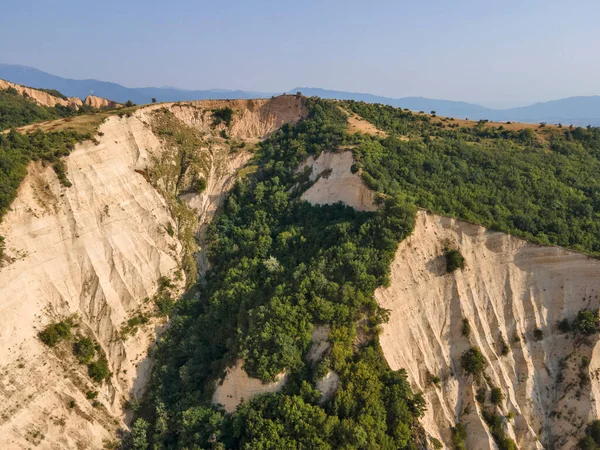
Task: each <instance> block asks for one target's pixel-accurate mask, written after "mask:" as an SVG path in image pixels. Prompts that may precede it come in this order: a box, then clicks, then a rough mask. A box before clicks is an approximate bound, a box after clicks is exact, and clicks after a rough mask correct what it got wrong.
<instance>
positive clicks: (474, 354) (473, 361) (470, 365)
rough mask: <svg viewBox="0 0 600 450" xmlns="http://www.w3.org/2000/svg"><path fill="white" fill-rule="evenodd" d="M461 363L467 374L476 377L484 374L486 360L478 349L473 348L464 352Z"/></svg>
mask: <svg viewBox="0 0 600 450" xmlns="http://www.w3.org/2000/svg"><path fill="white" fill-rule="evenodd" d="M460 363H461V365H462V368H463V369H464V371H465V372H467V373H468V374H470V375H474V376H478V375H480V374H481V373H483V369H485V365H486V361H485V358H484V356H483V354H482V353H481V350H479V349H478V348H477V347H471V348H470V349H469V350H467V351H466V352H464V353H463V354H462V356H461V357H460Z"/></svg>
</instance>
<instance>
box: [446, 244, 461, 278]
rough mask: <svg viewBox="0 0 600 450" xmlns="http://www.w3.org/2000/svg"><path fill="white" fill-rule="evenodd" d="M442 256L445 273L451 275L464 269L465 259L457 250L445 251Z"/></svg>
mask: <svg viewBox="0 0 600 450" xmlns="http://www.w3.org/2000/svg"><path fill="white" fill-rule="evenodd" d="M444 256H445V257H446V272H448V273H452V272H454V271H455V270H457V269H464V268H465V258H464V257H463V255H461V254H460V252H459V251H458V250H454V249H448V248H447V249H445V250H444Z"/></svg>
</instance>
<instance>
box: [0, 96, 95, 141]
mask: <svg viewBox="0 0 600 450" xmlns="http://www.w3.org/2000/svg"><path fill="white" fill-rule="evenodd" d="M42 90H43V89H42ZM44 91H45V92H48V93H49V94H52V95H55V96H56V97H60V96H58V95H56V94H55V93H53V92H58V91H52V90H44ZM61 95H62V94H61ZM63 97H64V96H62V97H60V98H63ZM83 112H84V111H81V112H78V111H76V110H74V109H72V108H69V107H67V106H61V105H56V106H54V107H49V106H40V105H38V104H37V103H35V102H34V101H33V100H32V99H30V98H28V97H26V96H24V95H21V94H19V92H18V91H17V90H16V89H15V88H11V87H9V88H8V89H5V90H0V131H2V130H6V129H8V128H17V127H22V126H24V125H30V124H32V123H36V122H44V121H46V120H55V119H62V118H64V117H72V116H75V115H77V114H81V113H83Z"/></svg>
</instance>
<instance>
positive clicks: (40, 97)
mask: <svg viewBox="0 0 600 450" xmlns="http://www.w3.org/2000/svg"><path fill="white" fill-rule="evenodd" d="M8 88H13V89H16V90H17V92H18V93H19V94H21V95H26V96H27V97H29V98H30V99H32V100H33V101H34V102H36V103H37V104H38V105H40V106H50V107H53V106H56V105H60V106H67V107H69V108H73V109H78V108H79V107H80V106H81V105H82V104H83V102H82V101H81V99H80V98H77V97H69V98H68V99H67V100H65V99H63V98H59V97H55V96H54V95H51V94H49V93H47V92H44V91H40V90H38V89H34V88H30V87H26V86H21V85H20V84H15V83H11V82H9V81H5V80H0V90H6V89H8Z"/></svg>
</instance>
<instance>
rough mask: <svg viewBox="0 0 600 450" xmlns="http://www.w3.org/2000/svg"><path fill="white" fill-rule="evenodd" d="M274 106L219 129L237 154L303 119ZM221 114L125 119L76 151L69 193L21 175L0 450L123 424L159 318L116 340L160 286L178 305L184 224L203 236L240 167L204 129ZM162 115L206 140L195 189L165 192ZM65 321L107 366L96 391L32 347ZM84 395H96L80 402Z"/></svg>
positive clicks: (2, 299) (188, 109)
mask: <svg viewBox="0 0 600 450" xmlns="http://www.w3.org/2000/svg"><path fill="white" fill-rule="evenodd" d="M270 102H271V101H268V100H264V101H257V102H256V103H255V104H254V105H253V109H252V111H251V112H245V111H244V110H243V107H244V103H243V102H242V103H239V104H236V110H235V111H236V113H235V115H234V118H233V120H232V123H231V124H230V127H229V128H228V129H229V130H238V131H237V132H236V133H237V134H236V135H238V136H241V137H240V138H237V140H236V141H235V142H236V144H237V143H239V142H242V141H243V140H244V139H245V137H246V136H248V142H253V141H254V140H258V139H260V138H261V137H263V136H264V135H261V133H264V134H267V133H269V132H271V131H273V129H274V128H273V127H275V126H278V124H281V123H283V122H285V121H286V120H288V119H289V118H290V117H293V120H298V119H299V118H300V117H301V113H302V111H303V109H302V108H303V106H301V105H297V107H296V108H295V113H294V114H290V112H289V110H291V109H293V108H292V106H293V104H292V103H289V104H288V103H287V102H288V99H284V100H283V101H281V100H277V99H275V100H273V102H274V103H275V104H274V105H270ZM221 104H222V103H219V102H209V103H208V104H203V103H202V102H193V103H192V104H183V103H181V104H161V105H151V106H148V107H145V108H141V109H138V110H137V111H135V112H134V113H133V114H131V115H130V116H129V117H128V116H123V117H121V118H119V117H117V116H111V117H109V118H108V119H107V120H106V121H105V122H104V123H103V124H102V125H101V126H100V129H99V133H98V135H97V136H96V140H97V142H92V141H87V142H84V143H81V144H79V145H77V146H76V148H75V149H74V151H72V153H71V154H70V156H68V157H67V158H66V159H65V165H66V168H67V177H68V179H69V181H70V182H71V183H72V186H71V187H69V188H65V187H63V186H61V185H60V183H59V181H58V179H57V177H56V175H55V174H54V172H53V170H52V168H50V167H43V166H42V165H40V164H39V163H35V164H31V165H30V166H29V168H28V175H27V177H26V179H25V180H24V182H23V183H22V185H21V187H20V189H19V193H18V197H17V199H16V200H15V201H14V202H13V204H12V205H11V211H9V212H8V213H7V214H6V216H5V217H4V219H3V221H2V223H1V224H0V235H2V236H4V238H5V244H6V251H5V258H4V260H3V261H2V262H1V263H0V447H2V448H7V449H12V448H19V449H20V448H28V447H32V446H34V445H35V446H36V448H44V449H47V448H48V449H49V448H51V449H71V448H93V449H99V448H103V447H104V445H105V443H106V442H105V441H111V440H114V439H115V436H116V434H115V431H116V429H117V428H118V427H124V426H125V413H124V408H123V407H124V404H125V402H126V401H127V400H129V399H131V398H132V397H138V396H139V395H140V393H141V392H142V391H143V389H144V385H145V380H146V378H147V376H148V374H149V370H150V368H151V360H149V359H148V358H147V350H148V348H149V347H150V346H151V345H152V343H153V342H154V340H155V339H156V335H157V332H158V331H160V329H162V328H163V327H164V326H165V325H166V319H160V318H151V319H150V321H149V322H148V323H147V324H145V325H144V324H142V325H140V326H139V328H138V330H137V332H133V333H131V334H130V335H129V336H124V335H123V333H122V331H123V329H124V327H127V326H128V321H129V320H130V319H132V318H135V317H138V316H139V314H140V313H144V312H147V311H148V309H149V308H151V307H152V302H149V301H148V300H147V299H149V298H152V296H153V295H154V294H155V292H156V291H157V285H158V280H159V278H161V277H163V276H167V277H170V279H171V281H172V282H173V283H174V284H175V287H174V288H173V291H174V294H177V293H178V292H181V289H182V287H183V284H184V282H185V280H184V279H180V281H178V278H180V277H181V273H182V271H181V269H182V264H183V262H182V258H183V257H184V256H185V255H184V249H185V239H189V236H187V237H185V239H184V236H182V235H181V234H182V233H181V227H182V226H183V225H182V222H185V220H184V219H183V218H182V217H180V216H179V214H180V213H183V212H185V214H187V215H189V214H190V212H191V214H192V216H193V215H195V216H196V217H195V218H194V220H193V221H192V223H195V224H197V225H199V227H198V229H197V230H195V232H197V233H199V235H200V238H201V237H202V233H203V229H204V227H205V226H206V224H207V223H208V222H209V221H210V219H211V217H212V215H213V214H214V213H215V211H216V209H217V207H218V204H219V202H220V201H221V200H222V198H223V195H224V193H225V192H226V191H227V189H228V188H229V187H231V185H232V183H233V180H234V177H235V173H236V171H237V170H238V169H239V168H240V167H241V166H242V165H243V164H244V163H245V162H246V161H247V160H248V158H249V154H248V153H247V152H245V150H243V149H240V148H236V149H235V150H234V149H232V143H231V142H230V141H229V140H227V139H224V138H223V137H222V136H221V133H220V131H221V128H220V127H215V126H212V121H211V120H210V115H211V109H212V108H215V107H219V106H215V105H221ZM164 111H167V112H170V113H171V114H172V116H169V117H175V119H173V120H175V121H176V122H177V123H178V124H179V125H178V126H180V131H182V132H187V131H186V130H191V131H193V132H194V133H196V132H197V133H196V134H197V135H198V136H203V137H202V139H199V141H198V145H197V147H196V148H195V149H194V155H193V159H194V160H197V161H200V162H201V163H202V164H199V165H198V167H199V168H198V170H201V171H202V173H201V174H200V175H201V177H203V178H204V179H205V181H206V186H207V187H206V189H205V190H204V191H203V192H200V193H195V192H187V191H186V192H182V193H181V194H179V189H177V188H175V189H174V190H172V189H170V186H173V185H175V184H176V183H175V181H174V180H175V179H178V175H180V174H181V171H180V169H181V168H180V166H178V164H180V163H181V161H180V160H179V159H177V158H176V156H177V155H178V154H177V149H175V148H173V145H172V143H171V142H170V141H169V139H168V136H167V135H165V134H164V133H163V134H161V131H164V130H160V129H156V126H155V123H156V120H157V117H160V115H161V114H163V115H164V114H165V113H164ZM280 112H281V114H282V116H281V115H278V114H279V113H280ZM239 120H241V121H242V124H239V123H238V121H239ZM260 120H265V123H263V124H261V123H258V122H259V121H260ZM232 134H233V133H232ZM157 165H159V167H158V166H157ZM186 176H187V175H186ZM184 178H185V177H184ZM172 191H173V192H172ZM167 194H168V195H167ZM171 194H173V195H175V196H176V197H175V198H180V199H182V200H183V201H184V205H186V206H185V208H187V209H185V210H184V209H182V208H183V206H181V204H180V203H178V202H176V201H175V202H174V201H173V196H172V195H171ZM189 223H190V222H189V221H188V224H189ZM192 231H194V230H192ZM192 240H193V239H192ZM201 240H202V239H200V241H201ZM200 250H201V251H200V253H199V255H200V256H199V259H202V248H201V249H200ZM72 314H76V316H77V322H78V323H79V327H78V328H77V329H76V333H83V334H86V335H88V336H91V337H92V338H93V339H94V340H95V341H96V342H97V343H98V344H99V345H100V348H101V351H102V352H103V353H104V354H105V355H106V357H107V360H108V364H109V370H110V372H111V376H110V377H109V379H108V380H106V381H105V382H103V383H102V384H96V383H93V382H92V381H91V379H90V377H89V376H88V374H87V369H86V367H85V365H81V364H78V362H77V361H76V360H75V358H74V357H73V354H72V351H71V345H72V344H69V343H64V344H60V345H58V346H57V347H56V348H54V349H50V348H48V347H46V346H45V345H44V344H42V343H41V342H40V340H39V338H38V337H37V333H38V332H39V331H40V330H42V329H43V328H44V327H45V326H46V325H47V324H48V323H49V322H51V321H58V320H61V319H64V318H65V317H67V316H70V315H72ZM93 392H97V393H98V394H97V397H96V398H95V399H92V398H88V397H89V394H88V393H93ZM86 394H88V395H86Z"/></svg>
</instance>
